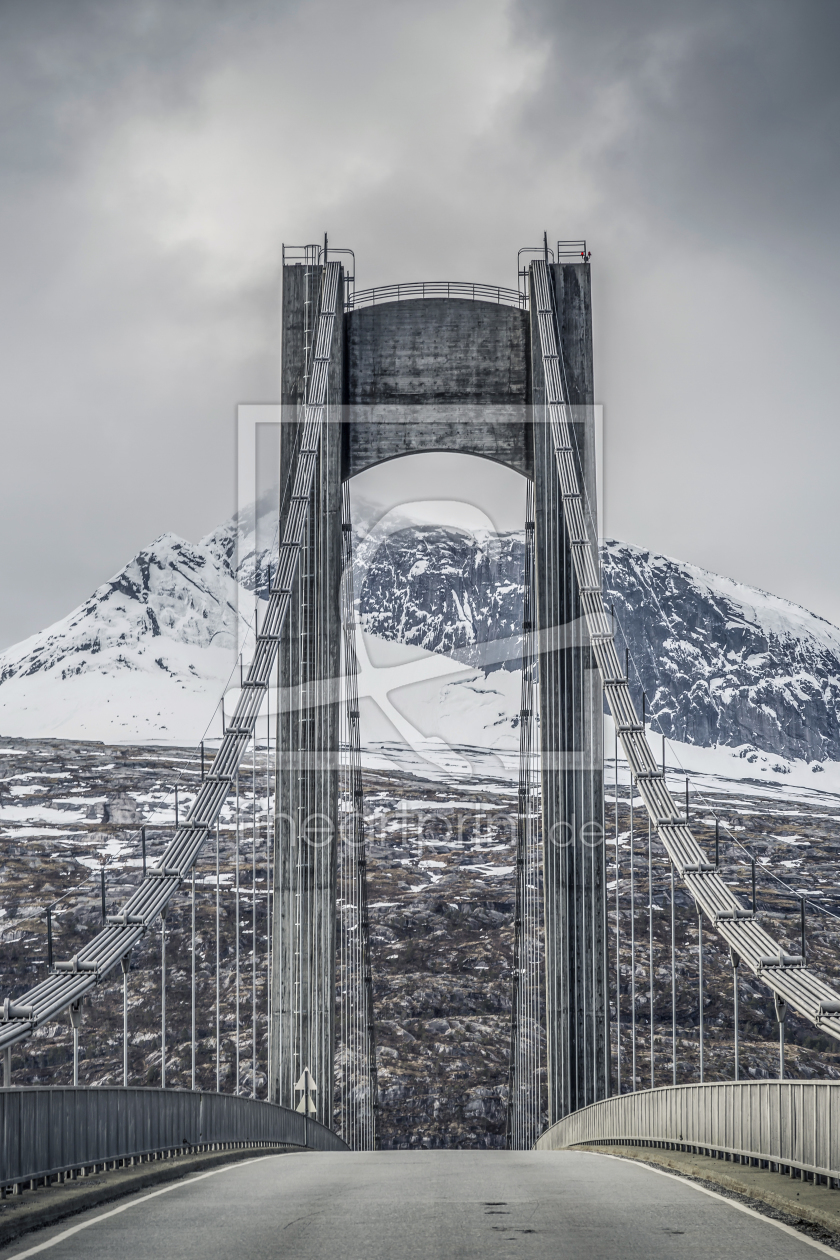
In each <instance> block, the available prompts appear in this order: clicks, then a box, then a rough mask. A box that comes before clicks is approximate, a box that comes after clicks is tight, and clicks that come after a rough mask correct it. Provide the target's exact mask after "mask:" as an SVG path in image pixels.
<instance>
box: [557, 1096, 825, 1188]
mask: <svg viewBox="0 0 840 1260" xmlns="http://www.w3.org/2000/svg"><path fill="white" fill-rule="evenodd" d="M583 1145H587V1146H595V1145H598V1146H606V1145H625V1146H627V1145H631V1146H658V1147H666V1148H669V1149H676V1150H688V1151H693V1152H695V1153H697V1154H708V1155H710V1156H713V1157H718V1158H730V1159H733V1160H737V1161H738V1162H743V1163H751V1164H761V1165H769V1166H771V1167H775V1169H776V1170H777V1171H779V1172H782V1171H789V1172H790V1173H791V1175H793V1174H794V1172H796V1171H799V1172H801V1173H809V1174H811V1175H812V1176H814V1177H820V1178H822V1177H825V1178H827V1179H828V1181H829V1184H832V1183H833V1182H840V1082H838V1083H833V1082H827V1081H819V1082H812V1081H740V1082H737V1081H729V1082H725V1083H721V1084H711V1085H671V1086H666V1087H664V1088H662V1089H646V1090H639V1091H638V1092H637V1093H634V1094H621V1095H616V1097H614V1098H605V1099H604V1100H603V1101H602V1102H597V1103H592V1105H591V1106H589V1107H582V1108H581V1110H580V1111H575V1112H572V1114H571V1115H569V1116H566V1117H565V1118H564V1119H563V1120H560V1121H558V1122H557V1124H554V1125H552V1126H551V1128H550V1129H547V1130H546V1131H545V1133H543V1135H542V1137H541V1138H539V1140H538V1141H537V1142H536V1144H535V1148H534V1149H535V1150H541V1151H558V1150H563V1149H565V1148H567V1147H570V1146H583Z"/></svg>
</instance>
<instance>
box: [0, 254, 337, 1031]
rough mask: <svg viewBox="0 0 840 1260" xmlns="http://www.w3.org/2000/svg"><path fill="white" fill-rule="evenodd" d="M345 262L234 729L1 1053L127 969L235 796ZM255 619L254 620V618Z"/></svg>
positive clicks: (322, 331)
mask: <svg viewBox="0 0 840 1260" xmlns="http://www.w3.org/2000/svg"><path fill="white" fill-rule="evenodd" d="M340 270H341V268H340V264H339V263H336V262H326V263H325V265H324V267H323V270H322V273H321V289H320V303H319V309H318V316H317V320H316V323H315V326H314V332H313V338H312V357H311V370H310V372H309V375H308V380H307V384H306V394H305V397H304V401H303V403H302V404H301V411H300V424H299V442H298V443H297V449H296V452H295V458H294V475H293V479H291V480H290V481H289V482H287V491H288V492H287V494H286V497H285V501H284V503H283V504H282V505H281V522H282V525H281V539H280V546H279V552H280V555H279V562H278V566H277V573H276V575H275V579H274V583H273V585H272V588H271V592H270V598H269V600H268V607H267V609H266V612H265V615H264V618H263V624H262V629H261V630H258V631H257V633H256V645H255V650H254V654H253V657H252V660H251V663H250V665H249V668H248V676H247V678H243V679H242V687H241V690H240V695H239V699H238V702H237V705H236V709H235V711H234V714H233V717H232V720H231V722H230V723H229V724H228V726H227V729H226V731H225V734H224V736H223V738H222V742H221V746H220V748H219V751H218V753H217V755H216V757H215V759H214V762H213V765H212V767H211V770H210V773H209V775H208V776H207V777H206V778H205V779H204V781H203V783H202V784H201V786H200V788H199V791H198V793H197V795H196V797H195V799H194V800H193V802H192V805H191V807H190V810H189V816H188V818H187V819H186V820H185V821H184V822H183V823H180V824H179V827H178V829H177V830H176V833H175V836H174V837H173V839H172V840H171V841H170V843H169V844H168V845H167V847H166V850H165V852H164V854H163V855H162V857H161V859H160V861H159V863H158V865H157V866H156V867H153V868H152V869H151V870H149V871H147V874H146V877H145V878H144V879H143V880H142V881H141V883H140V884H139V886H138V887H137V888H136V889H135V891H134V893H133V894H132V895H131V896H130V897H129V898H128V900H127V901H126V902H125V903H124V905H123V907H122V909H121V910H120V911H119V912H118V913H117V914H112V915H109V916H108V918H107V923H106V926H105V928H104V929H103V930H102V931H101V932H99V933H98V934H97V935H96V936H95V937H93V939H92V940H90V941H89V942H88V943H87V944H86V945H84V946H83V947H82V948H81V949H80V950H79V951H78V952H77V953H76V954H75V955H74V956H73V957H72V958H71V959H69V960H67V961H65V962H58V963H56V964H55V970H54V971H53V972H52V974H50V975H49V976H48V977H47V978H46V979H45V980H43V981H42V982H41V983H40V984H38V985H36V986H35V987H34V988H32V989H30V990H29V991H28V992H27V993H25V994H24V995H23V996H21V997H19V998H17V999H15V1000H14V1001H12V1000H11V999H9V998H7V999H6V1001H5V1002H4V1004H3V1006H2V1008H0V1019H1V1020H2V1022H1V1023H0V1050H5V1049H7V1048H9V1047H11V1046H12V1045H15V1044H16V1043H18V1042H20V1041H24V1040H26V1039H27V1038H28V1037H29V1036H30V1035H31V1034H32V1033H33V1032H34V1030H35V1029H36V1028H38V1027H39V1026H41V1025H42V1024H44V1023H47V1022H48V1021H50V1020H54V1019H55V1017H56V1016H58V1015H60V1014H61V1013H62V1012H63V1011H65V1010H67V1009H68V1007H70V1006H71V1004H75V1003H77V1002H78V1001H80V1000H81V998H82V997H84V996H85V994H87V993H88V992H89V991H90V990H91V989H92V988H93V987H94V986H95V985H96V984H98V983H99V982H100V981H101V980H103V979H104V978H105V977H106V976H108V975H110V973H111V972H112V971H113V970H114V968H115V967H117V966H118V965H119V963H120V962H121V960H122V958H123V957H124V956H125V955H126V954H127V953H129V951H130V950H131V949H132V947H133V946H134V945H135V944H136V943H137V941H139V940H140V938H141V937H142V936H143V935H144V934H145V933H146V932H147V931H148V930H149V928H150V927H151V926H152V925H153V924H154V922H155V920H156V919H157V918H158V916H159V915H160V914H161V911H164V912H165V909H166V906H167V905H168V904H169V902H170V900H171V899H172V897H173V896H174V895H175V894H176V893H177V891H178V890H179V888H180V887H181V885H182V884H183V882H184V880H185V879H187V878H188V876H189V875H190V872H191V870H192V868H193V865H194V864H195V862H196V860H197V858H198V855H199V853H200V851H201V849H202V847H203V844H204V842H205V840H206V838H207V837H208V835H209V834H210V832H211V831H212V829H213V827H214V825H215V823H216V820H217V818H218V816H219V813H220V812H221V809H222V806H223V805H224V802H225V800H226V799H227V797H228V794H229V793H230V790H231V786H232V784H233V781H234V776H235V774H236V772H237V770H238V767H239V763H240V760H241V757H242V754H243V753H244V750H245V748H246V747H247V745H248V742H249V740H250V739H251V736H252V733H253V729H254V724H255V722H256V720H257V717H258V715H259V712H260V710H261V708H262V704H263V701H264V699H265V696H266V693H267V689H268V685H269V681H270V677H271V673H272V670H273V666H274V662H275V658H276V656H277V651H278V645H279V639H280V633H281V631H282V629H283V626H284V623H285V621H286V617H287V615H288V610H289V605H290V600H291V595H292V585H293V580H294V577H295V574H296V572H297V567H298V559H299V555H300V549H301V547H302V545H303V537H304V532H305V530H306V526H307V520H308V515H309V503H310V494H311V490H312V486H313V483H314V478H315V472H316V468H317V464H318V457H319V451H320V445H321V434H322V428H323V426H324V423H325V412H326V410H327V377H328V369H329V363H330V358H331V351H332V343H333V329H334V325H335V320H336V313H337V304H338V298H339V279H340ZM255 616H256V614H255Z"/></svg>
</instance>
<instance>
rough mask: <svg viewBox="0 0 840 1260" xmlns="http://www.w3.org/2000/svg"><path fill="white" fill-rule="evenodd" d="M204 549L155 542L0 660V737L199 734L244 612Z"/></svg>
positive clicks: (238, 591) (217, 561) (213, 549)
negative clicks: (88, 594) (80, 602)
mask: <svg viewBox="0 0 840 1260" xmlns="http://www.w3.org/2000/svg"><path fill="white" fill-rule="evenodd" d="M216 542H217V540H216V539H215V538H214V537H213V536H212V535H211V536H210V537H209V539H205V540H203V542H201V543H197V544H194V543H188V542H185V541H184V540H183V539H182V538H177V537H175V536H174V535H173V534H163V535H161V537H160V538H157V539H156V540H155V541H154V542H153V543H152V545H151V546H150V547H148V548H146V549H145V550H143V551H141V552H140V553H139V554H138V555H136V556H135V557H134V559H133V560H131V561H129V563H128V564H127V565H126V566H125V568H124V569H121V570H120V571H119V573H117V574H115V575H114V577H112V578H111V579H110V581H108V582H104V583H103V584H102V586H100V587H98V588H97V589H96V590H95V591H94V592H93V594H92V595H91V596H90V598H89V599H87V600H86V601H85V602H84V603H83V604H81V605H80V606H79V607H78V608H76V609H74V610H73V612H71V613H70V614H69V615H68V616H67V617H64V618H63V619H62V620H61V621H57V622H56V623H55V624H54V625H52V626H50V627H49V628H48V629H46V630H43V631H42V632H41V633H40V634H35V635H32V637H31V638H29V639H25V640H24V641H23V642H22V643H18V644H16V645H15V646H14V647H11V648H9V649H8V650H7V651H5V652H3V653H2V654H0V730H2V732H3V733H4V734H8V735H14V736H23V737H28V738H36V737H39V736H40V737H50V736H56V737H65V738H76V739H95V740H104V741H107V742H120V741H127V742H137V743H142V742H144V741H146V740H152V741H154V740H163V741H165V742H172V743H194V742H195V741H196V740H197V739H198V738H200V737H201V735H202V733H203V731H204V729H205V727H206V725H207V723H208V721H211V720H212V719H213V708H214V705H215V703H216V702H217V700H218V697H219V695H220V694H221V684H222V683H223V682H224V680H226V679H227V677H228V676H229V675H230V673H231V670H232V669H233V668H234V666H235V662H236V657H237V624H238V622H239V621H240V620H241V617H242V615H243V613H242V607H243V605H245V606H246V607H247V604H248V603H249V602H250V604H251V606H252V605H253V600H250V601H249V600H248V596H247V593H246V592H245V591H244V590H243V589H242V588H241V586H240V585H239V583H238V582H237V580H236V578H235V576H234V574H233V571H232V569H231V567H230V565H229V564H228V563H227V561H226V558H225V554H224V549H223V548H222V547H219V546H218V545H215V544H216ZM246 615H247V614H246ZM211 697H212V698H211ZM217 725H219V726H220V725H221V722H220V720H219V722H218V723H217ZM216 733H218V732H216V731H214V734H216Z"/></svg>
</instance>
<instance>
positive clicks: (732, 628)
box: [0, 508, 840, 777]
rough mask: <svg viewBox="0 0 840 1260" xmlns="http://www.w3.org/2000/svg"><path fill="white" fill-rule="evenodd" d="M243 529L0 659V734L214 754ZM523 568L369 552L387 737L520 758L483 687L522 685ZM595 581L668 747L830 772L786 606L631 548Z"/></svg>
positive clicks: (404, 533)
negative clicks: (481, 742) (414, 737)
mask: <svg viewBox="0 0 840 1260" xmlns="http://www.w3.org/2000/svg"><path fill="white" fill-rule="evenodd" d="M254 521H255V515H254V509H253V508H252V509H250V511H246V512H245V513H243V514H241V515H240V516H238V517H236V518H234V519H233V520H231V521H229V522H227V523H226V524H225V525H223V526H221V527H220V528H219V529H217V530H215V531H214V532H213V533H211V534H209V535H208V536H207V537H206V538H204V539H202V541H201V542H200V543H197V544H192V543H187V542H185V541H183V540H182V539H179V538H176V537H174V536H173V535H171V534H165V535H163V536H161V538H159V539H157V540H156V541H155V542H154V543H153V544H152V546H151V547H149V548H147V549H146V550H144V551H142V552H141V553H140V554H139V555H137V556H135V557H134V559H133V560H131V561H130V562H129V564H127V565H126V566H125V568H124V569H122V570H121V571H120V572H119V573H118V574H116V575H115V576H114V577H113V578H112V579H111V580H110V581H109V582H106V583H104V584H103V585H102V586H100V587H99V588H98V589H97V590H96V591H95V592H94V593H93V595H91V597H90V598H89V599H88V600H87V601H85V603H84V604H82V605H81V606H80V607H79V608H77V609H75V610H74V611H73V612H72V613H70V614H69V616H67V617H65V618H64V619H63V620H61V621H59V622H57V623H56V624H55V625H53V626H50V627H49V628H48V629H47V630H44V631H42V632H41V633H40V634H37V635H33V636H32V637H31V638H30V639H27V640H25V641H24V642H23V643H19V644H17V645H15V646H14V647H12V648H9V649H8V650H7V651H6V652H4V653H2V654H0V733H2V734H6V735H11V736H24V737H36V736H57V737H72V738H88V739H101V740H108V741H125V742H144V741H154V740H160V741H165V742H169V743H190V744H194V743H195V742H197V740H198V739H200V738H201V737H202V734H203V733H204V732H205V730H206V729H207V727H208V725H209V726H210V731H211V733H212V734H218V733H219V730H220V728H221V722H220V715H219V714H218V710H217V705H218V702H219V698H220V696H221V695H222V694H223V692H224V691H225V689H226V688H227V687H231V686H232V687H235V685H236V681H237V680H236V674H235V672H234V671H235V665H236V659H237V655H238V652H239V651H240V648H241V647H242V644H243V641H244V640H245V637H246V630H247V623H249V622H250V621H251V620H252V617H253V609H254V600H255V595H256V597H257V598H259V597H260V596H261V595H262V594H263V593H264V591H265V589H266V584H267V578H268V566H269V564H270V563H271V562H272V561H271V548H270V547H268V546H265V545H263V546H260V547H259V548H258V547H257V546H256V545H255V538H256V537H257V536H258V531H257V530H256V529H255V524H254ZM522 562H523V544H522V537H521V536H520V535H517V534H508V535H503V536H496V535H492V534H489V533H482V532H480V531H478V532H469V531H468V530H463V529H455V528H452V527H447V528H443V527H439V526H433V525H413V524H410V523H406V522H405V521H404V520H403V521H401V522H399V523H397V525H396V526H395V527H394V528H393V529H390V530H388V531H385V532H384V533H380V534H377V531H376V530H374V531H373V532H372V533H371V534H370V535H368V537H367V539H365V540H364V541H363V542H362V545H361V546H360V547H359V549H358V553H357V573H356V581H355V585H356V592H357V598H358V611H359V621H360V625H361V626H362V628H363V629H364V631H365V632H366V633H365V638H366V642H367V644H368V646H369V647H370V649H371V650H370V652H369V653H368V656H369V658H370V659H369V665H370V668H371V669H372V670H373V671H374V672H376V671H377V670H378V671H379V672H380V674H381V675H382V677H381V678H379V679H378V680H377V682H376V687H375V688H374V692H376V691H377V688H378V694H379V697H380V698H379V701H378V703H379V708H380V710H381V711H386V710H387V704H388V703H391V701H393V703H392V704H391V708H390V710H389V711H388V712H390V716H389V717H388V720H389V721H390V723H391V729H394V728H396V730H397V731H400V730H401V727H400V724H399V723H400V715H402V718H403V720H404V722H403V724H404V725H405V722H409V723H411V722H414V724H415V726H416V727H417V728H418V729H420V730H421V731H422V732H423V734H424V735H428V733H429V732H430V731H435V730H436V731H437V732H438V733H439V735H440V737H441V738H442V739H444V740H450V739H452V738H456V735H457V730H458V728H459V720H458V710H459V708H460V709H462V710H463V714H462V717H463V719H464V720H463V722H462V725H463V726H464V729H465V730H466V729H467V728H468V729H469V732H470V735H469V738H466V737H465V738H464V740H463V742H465V743H466V742H477V740H478V738H479V737H480V735H481V730H483V729H484V728H485V727H486V729H487V734H488V744H490V745H493V746H495V747H499V748H501V747H503V746H504V745H505V744H506V742H509V743H510V744H511V746H514V744H515V722H516V711H517V709H518V694H517V687H516V685H515V678H510V679H509V682H508V681H504V682H503V679H502V677H501V676H500V675H499V674H495V676H494V673H493V671H495V670H496V669H498V667H499V666H504V667H505V669H506V670H508V671H509V670H512V669H515V668H516V659H517V657H518V651H519V646H518V645H519V639H518V626H519V625H520V623H521V619H522ZM603 573H604V586H605V592H606V598H607V602H608V603H610V602H612V603H613V604H614V606H615V612H616V615H617V617H618V619H619V623H620V627H621V634H622V636H626V642H627V644H628V645H629V647H630V649H631V652H632V657H633V662H634V666H633V684H634V688H635V691H636V696H637V699H638V697H639V694H640V692H641V689H642V688H644V689H645V691H646V692H647V697H648V711H649V712H652V713H653V714H655V715H656V717H657V719H658V725H659V726H660V727H661V729H663V730H664V732H665V733H666V735H668V736H669V737H671V738H673V739H675V740H678V741H680V742H681V743H684V744H689V745H691V744H694V745H696V746H703V747H709V746H712V745H715V744H717V745H723V746H728V747H731V748H739V749H741V750H744V749H745V748H746V750H747V752H749V748H750V747H754V748H758V749H762V750H764V751H766V752H768V753H771V754H774V755H776V756H778V757H782V758H788V759H790V760H795V759H799V760H801V761H805V762H812V763H819V762H821V761H829V760H830V761H840V630H838V629H836V628H835V627H834V626H832V625H830V624H829V623H828V622H826V621H824V620H822V619H821V618H819V617H815V616H814V615H813V614H811V613H809V612H807V611H806V610H805V609H803V608H799V607H797V606H796V605H794V604H791V603H789V602H787V601H786V600H783V599H779V598H777V597H775V596H773V595H768V594H766V593H764V592H763V591H759V590H756V589H754V588H751V587H747V586H744V585H742V584H739V583H737V582H734V581H732V580H730V579H729V578H722V577H719V576H717V575H715V574H712V573H708V572H706V571H704V570H702V569H699V568H697V567H695V566H692V565H688V564H683V563H681V562H679V561H676V560H671V559H668V558H666V557H664V556H657V555H653V554H651V553H650V552H646V551H642V550H640V549H639V548H636V547H632V546H630V545H629V544H626V543H619V542H608V543H606V544H605V545H604V549H603ZM383 643H385V645H386V646H387V644H391V645H394V646H393V648H392V649H391V650H392V652H393V651H397V648H396V645H403V647H402V649H400V651H402V652H403V656H399V652H398V656H399V660H397V658H396V657H394V658H393V660H392V659H391V657H390V656H388V655H387V653H386V654H385V657H382V656H381V653H380V655H379V656H377V652H378V651H379V649H376V650H374V649H375V648H376V644H383ZM620 644H621V645H622V646H623V640H622V639H620ZM406 652H408V656H405V653H406ZM412 653H413V654H414V655H413V656H412V655H411V654H412ZM429 653H431V654H434V655H436V656H438V657H440V656H441V655H443V656H446V657H449V658H454V661H455V662H458V663H460V665H461V667H462V670H461V673H460V674H458V673H457V668H456V671H455V672H452V671H451V670H450V671H448V672H447V671H446V670H444V671H443V673H440V671H437V672H436V670H435V669H434V668H429V667H428V666H429V665H431V662H428V661H427V666H423V667H421V665H417V664H416V662H417V661H418V659H419V658H427V657H428V654H429ZM411 661H414V662H415V666H414V668H413V672H412V670H408V664H407V662H408V663H410V662H411ZM383 662H384V663H383ZM397 666H399V668H397ZM463 667H466V669H464V668H463ZM388 669H393V670H394V673H393V682H394V687H392V686H391V681H390V676H389V675H388ZM401 670H402V673H405V680H404V682H402V681H400V680H401V679H402V673H401V672H400V671H401ZM406 670H407V671H408V672H406ZM421 676H422V678H423V679H424V681H423V682H422V683H421V682H420V681H418V680H419V679H420V678H421ZM435 678H437V682H435V681H434V680H435ZM409 679H412V680H413V681H411V682H409ZM399 686H402V687H403V691H404V695H402V698H400V697H399V696H397V694H396V691H395V688H397V689H398V688H399ZM435 687H437V688H438V690H437V692H435V695H434V697H433V698H432V699H430V698H429V697H430V694H431V692H430V690H429V689H430V688H431V690H432V691H434V688H435ZM424 688H425V690H424ZM372 694H373V693H372ZM389 698H390V699H389ZM234 699H235V697H232V698H231V703H232V702H233V700H234ZM386 701H387V703H386ZM412 705H414V708H415V709H416V714H414V711H413V710H412V707H411V706H412ZM508 709H509V710H510V712H509V713H508ZM214 710H216V712H215V713H214ZM388 712H386V716H388ZM479 727H480V728H481V730H479V729H478V728H479ZM474 728H475V729H474ZM505 731H507V735H505ZM403 733H404V732H403ZM809 777H810V776H809Z"/></svg>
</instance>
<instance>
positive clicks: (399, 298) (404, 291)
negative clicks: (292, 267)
mask: <svg viewBox="0 0 840 1260" xmlns="http://www.w3.org/2000/svg"><path fill="white" fill-rule="evenodd" d="M412 298H413V299H418V298H462V299H463V298H466V300H467V301H469V302H495V303H496V304H497V305H501V306H518V307H519V308H520V309H521V310H525V309H526V308H527V306H528V298H527V295H526V294H524V293H520V292H519V291H518V290H517V289H505V288H502V287H500V286H499V285H496V284H473V283H472V282H471V281H469V280H415V281H411V282H410V283H408V284H382V285H379V286H378V287H377V288H375V289H360V290H359V291H358V292H356V293H354V294H352V295H351V297H350V298H348V300H347V309H348V310H356V309H357V308H358V307H360V306H376V305H377V304H378V303H380V302H404V301H407V300H409V299H412Z"/></svg>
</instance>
